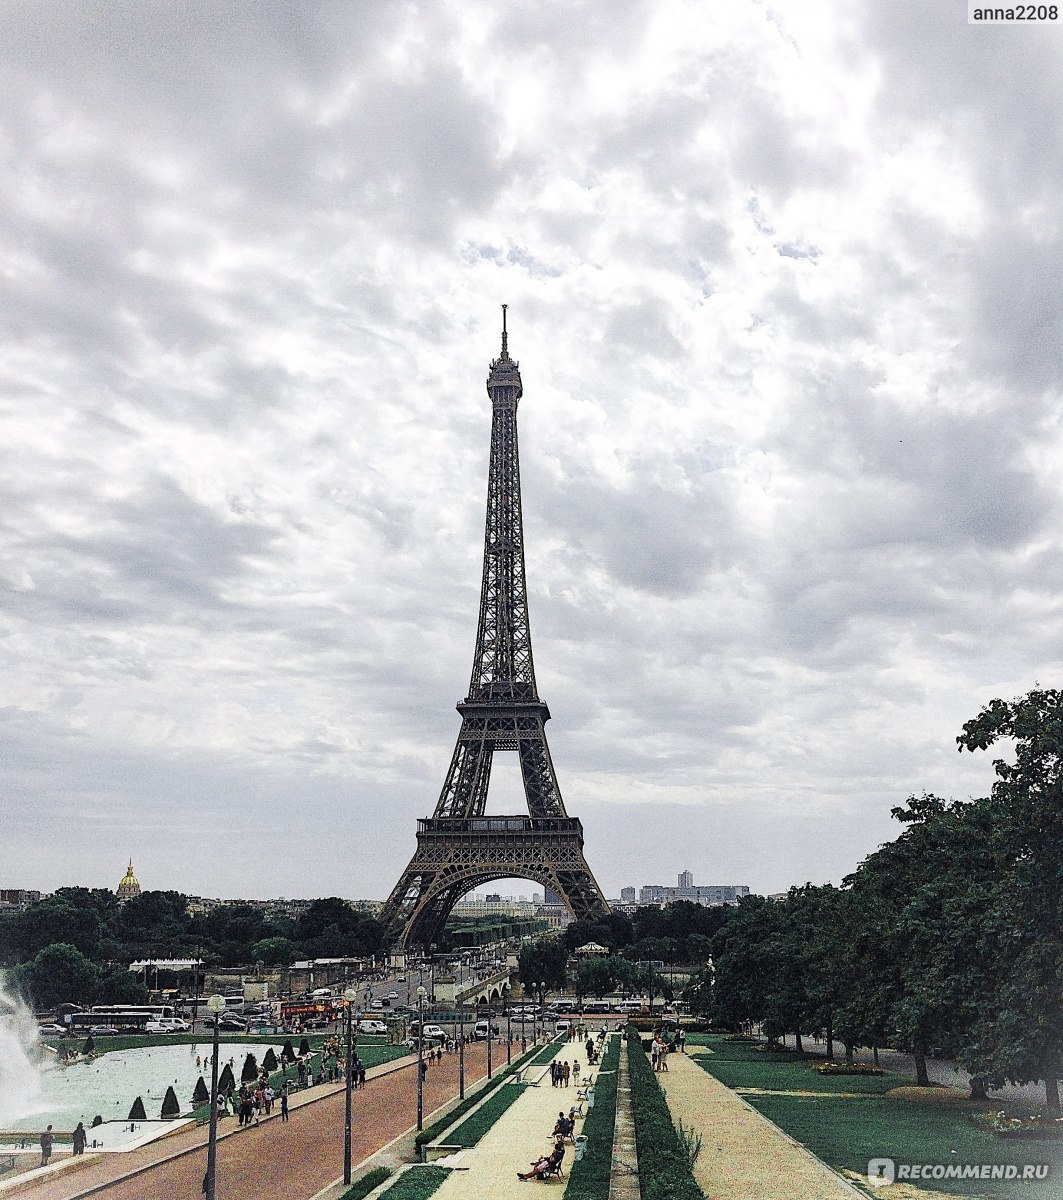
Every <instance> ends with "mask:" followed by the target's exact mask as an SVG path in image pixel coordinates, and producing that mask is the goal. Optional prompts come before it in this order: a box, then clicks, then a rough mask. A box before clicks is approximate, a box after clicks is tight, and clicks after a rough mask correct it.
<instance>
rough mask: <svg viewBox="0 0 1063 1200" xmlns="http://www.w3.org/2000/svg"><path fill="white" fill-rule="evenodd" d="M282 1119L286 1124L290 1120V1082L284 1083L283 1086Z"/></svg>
mask: <svg viewBox="0 0 1063 1200" xmlns="http://www.w3.org/2000/svg"><path fill="white" fill-rule="evenodd" d="M281 1121H282V1122H283V1123H284V1124H287V1122H288V1084H287V1082H285V1083H284V1086H283V1087H282V1088H281Z"/></svg>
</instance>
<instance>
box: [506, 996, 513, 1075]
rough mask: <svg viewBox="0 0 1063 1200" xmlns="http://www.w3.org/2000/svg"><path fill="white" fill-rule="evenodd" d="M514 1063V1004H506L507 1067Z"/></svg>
mask: <svg viewBox="0 0 1063 1200" xmlns="http://www.w3.org/2000/svg"><path fill="white" fill-rule="evenodd" d="M512 1061H513V1002H512V1000H510V1001H508V1002H507V1004H506V1066H507V1067H508V1066H509V1065H510V1063H511V1062H512Z"/></svg>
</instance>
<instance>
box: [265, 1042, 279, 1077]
mask: <svg viewBox="0 0 1063 1200" xmlns="http://www.w3.org/2000/svg"><path fill="white" fill-rule="evenodd" d="M262 1065H263V1066H264V1067H265V1068H266V1070H267V1071H275V1070H276V1069H277V1067H278V1065H279V1064H278V1063H277V1056H276V1054H274V1053H273V1047H272V1046H270V1047H269V1049H268V1050H267V1051H266V1053H265V1054H264V1055H263V1056H262Z"/></svg>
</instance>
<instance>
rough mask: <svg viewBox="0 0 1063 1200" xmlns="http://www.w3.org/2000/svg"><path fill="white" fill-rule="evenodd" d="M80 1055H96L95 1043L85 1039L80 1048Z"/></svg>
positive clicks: (88, 1038)
mask: <svg viewBox="0 0 1063 1200" xmlns="http://www.w3.org/2000/svg"><path fill="white" fill-rule="evenodd" d="M81 1053H82V1054H95V1053H96V1043H95V1042H94V1041H93V1040H92V1038H91V1037H87V1038H86V1039H85V1044H84V1046H82V1047H81Z"/></svg>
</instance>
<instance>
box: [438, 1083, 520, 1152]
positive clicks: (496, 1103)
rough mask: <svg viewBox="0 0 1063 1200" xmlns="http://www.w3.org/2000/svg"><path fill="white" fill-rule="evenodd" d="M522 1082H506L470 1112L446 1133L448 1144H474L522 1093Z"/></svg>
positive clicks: (467, 1145) (465, 1145)
mask: <svg viewBox="0 0 1063 1200" xmlns="http://www.w3.org/2000/svg"><path fill="white" fill-rule="evenodd" d="M525 1087H527V1084H524V1083H506V1084H505V1085H503V1086H502V1087H500V1088H498V1089H497V1090H496V1091H495V1094H494V1095H493V1096H491V1097H490V1098H489V1099H487V1100H485V1101H484V1102H483V1104H481V1105H480V1107H479V1108H478V1109H476V1111H475V1112H473V1113H470V1114H469V1116H467V1117H466V1118H465V1120H464V1121H462V1123H461V1124H460V1125H458V1126H457V1127H456V1128H454V1129H451V1130H450V1131H449V1132H448V1133H447V1145H448V1146H464V1147H466V1148H468V1147H469V1146H475V1145H476V1143H477V1142H478V1141H479V1140H480V1138H482V1137H483V1135H484V1134H485V1133H486V1132H487V1131H488V1130H489V1129H490V1128H491V1126H492V1125H493V1124H494V1123H495V1122H496V1121H497V1120H498V1118H499V1117H500V1116H501V1115H502V1114H503V1113H504V1112H505V1111H506V1109H508V1108H509V1107H510V1106H511V1105H513V1104H516V1102H517V1101H518V1100H519V1099H520V1098H521V1096H523V1095H524V1089H525Z"/></svg>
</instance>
